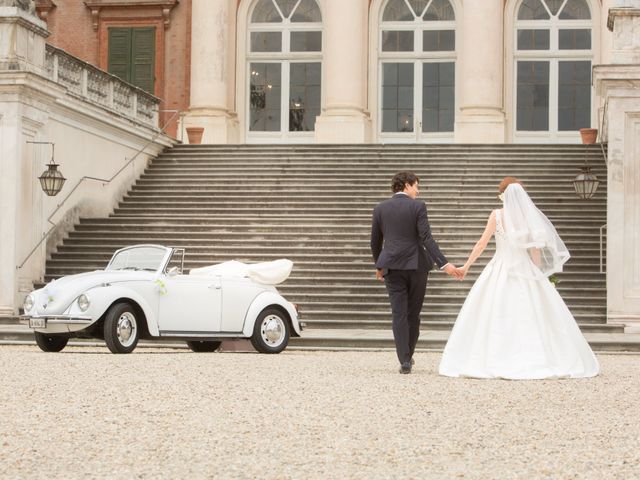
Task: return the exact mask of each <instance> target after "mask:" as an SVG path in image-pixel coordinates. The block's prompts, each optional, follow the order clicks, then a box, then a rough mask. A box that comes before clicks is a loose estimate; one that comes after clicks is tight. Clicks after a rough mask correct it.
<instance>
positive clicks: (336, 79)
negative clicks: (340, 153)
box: [316, 0, 371, 143]
mask: <svg viewBox="0 0 640 480" xmlns="http://www.w3.org/2000/svg"><path fill="white" fill-rule="evenodd" d="M323 6H324V9H323V17H322V28H323V33H322V114H321V115H320V117H318V119H317V120H316V141H317V142H318V143H368V142H370V139H371V120H370V118H369V113H368V112H367V110H366V105H367V100H366V99H367V12H368V8H369V2H368V0H349V1H348V2H345V1H344V0H325V1H324V2H323Z"/></svg>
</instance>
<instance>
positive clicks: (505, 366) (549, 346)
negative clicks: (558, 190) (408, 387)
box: [440, 177, 600, 379]
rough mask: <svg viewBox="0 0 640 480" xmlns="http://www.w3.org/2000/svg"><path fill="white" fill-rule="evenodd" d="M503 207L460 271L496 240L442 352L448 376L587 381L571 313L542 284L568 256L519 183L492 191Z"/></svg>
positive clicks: (587, 357) (509, 181)
mask: <svg viewBox="0 0 640 480" xmlns="http://www.w3.org/2000/svg"><path fill="white" fill-rule="evenodd" d="M499 191H500V195H499V197H500V199H501V200H502V201H503V202H504V208H502V209H499V210H494V211H493V212H491V215H490V216H489V221H488V222H487V227H486V229H485V231H484V233H483V234H482V237H480V240H479V241H478V243H477V244H476V246H475V247H474V248H473V251H472V252H471V254H470V255H469V259H468V260H467V262H466V263H465V264H464V266H463V267H461V268H460V270H461V273H462V274H463V275H466V274H467V272H468V271H469V267H471V265H473V262H475V260H476V259H477V258H478V257H479V256H480V254H481V253H482V252H483V250H484V249H485V247H486V246H487V243H488V242H489V240H490V239H491V236H492V235H493V234H494V233H495V236H496V253H495V255H494V257H493V258H492V259H491V261H490V262H489V264H488V265H487V266H486V268H485V269H484V270H483V271H482V273H481V274H480V276H479V277H478V280H477V281H476V283H475V284H474V285H473V287H472V288H471V291H470V292H469V295H468V296H467V299H466V300H465V302H464V305H463V306H462V309H461V310H460V313H459V314H458V318H457V320H456V322H455V325H454V327H453V331H452V332H451V336H450V337H449V341H448V342H447V345H446V347H445V349H444V354H443V356H442V361H441V362H440V374H441V375H446V376H449V377H475V378H506V379H540V378H557V377H571V378H579V377H593V376H596V375H597V374H598V372H599V370H600V367H599V365H598V360H597V359H596V357H595V355H594V354H593V352H592V351H591V348H590V347H589V345H588V344H587V342H586V340H585V339H584V337H583V336H582V333H581V332H580V329H579V328H578V325H577V324H576V321H575V320H574V318H573V316H572V315H571V312H570V311H569V309H568V308H567V306H566V305H565V303H564V302H563V300H562V298H561V297H560V295H559V294H558V292H557V291H556V289H555V288H554V287H553V285H552V284H551V282H549V280H548V278H547V277H548V276H549V275H551V274H553V273H555V272H560V271H562V265H563V264H564V263H565V262H566V261H567V260H568V259H569V252H568V251H567V248H566V247H565V245H564V243H563V242H562V240H561V239H560V237H559V236H558V234H557V232H556V229H555V228H554V227H553V224H552V223H551V222H550V221H549V219H548V218H547V217H546V216H545V215H544V214H543V213H542V212H541V211H540V210H538V209H537V208H536V206H535V205H534V204H533V201H532V200H531V198H530V197H529V195H528V194H527V192H526V191H525V190H524V188H523V186H522V184H521V183H520V181H519V180H518V179H516V178H513V177H507V178H505V179H504V180H503V181H502V182H501V183H500V187H499Z"/></svg>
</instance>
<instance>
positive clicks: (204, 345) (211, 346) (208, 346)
mask: <svg viewBox="0 0 640 480" xmlns="http://www.w3.org/2000/svg"><path fill="white" fill-rule="evenodd" d="M221 343H222V342H213V341H205V340H202V341H200V340H194V341H191V342H187V346H188V347H189V348H190V349H191V351H192V352H198V353H203V352H215V351H216V350H218V348H220V344H221Z"/></svg>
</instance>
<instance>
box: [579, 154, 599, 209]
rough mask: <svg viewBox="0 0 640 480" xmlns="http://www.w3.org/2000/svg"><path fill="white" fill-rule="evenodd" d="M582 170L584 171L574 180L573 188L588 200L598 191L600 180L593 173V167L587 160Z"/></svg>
mask: <svg viewBox="0 0 640 480" xmlns="http://www.w3.org/2000/svg"><path fill="white" fill-rule="evenodd" d="M581 170H582V173H580V174H578V176H577V177H576V178H575V180H574V181H573V188H575V189H576V193H577V194H578V196H579V197H580V198H582V199H583V200H588V199H589V198H591V197H593V195H594V194H595V193H596V190H597V189H598V185H600V180H598V177H596V176H595V175H594V174H593V173H591V168H590V167H589V166H588V165H587V162H586V160H585V163H584V167H582V168H581Z"/></svg>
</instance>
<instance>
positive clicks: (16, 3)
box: [0, 0, 36, 13]
mask: <svg viewBox="0 0 640 480" xmlns="http://www.w3.org/2000/svg"><path fill="white" fill-rule="evenodd" d="M0 7H18V8H19V9H21V10H24V11H25V12H29V13H33V12H35V8H36V5H35V2H34V0H0Z"/></svg>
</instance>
